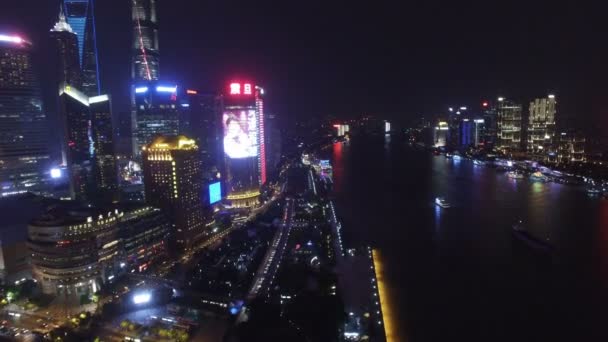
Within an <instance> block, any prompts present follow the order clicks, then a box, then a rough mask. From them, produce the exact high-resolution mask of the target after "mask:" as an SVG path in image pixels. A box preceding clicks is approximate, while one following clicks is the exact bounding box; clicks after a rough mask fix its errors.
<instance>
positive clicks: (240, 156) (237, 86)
mask: <svg viewBox="0 0 608 342" xmlns="http://www.w3.org/2000/svg"><path fill="white" fill-rule="evenodd" d="M263 95H264V90H263V89H262V88H260V87H256V86H254V85H253V84H251V83H231V84H230V87H229V89H228V95H227V96H226V97H225V98H224V112H223V114H222V127H223V133H224V134H223V147H224V163H225V168H226V178H225V181H226V187H227V200H228V201H230V202H231V204H232V205H233V206H235V207H254V206H256V205H257V204H258V201H259V195H260V186H261V185H262V184H263V183H264V182H265V181H266V142H265V129H264V123H263V122H264V121H265V118H264V101H263Z"/></svg>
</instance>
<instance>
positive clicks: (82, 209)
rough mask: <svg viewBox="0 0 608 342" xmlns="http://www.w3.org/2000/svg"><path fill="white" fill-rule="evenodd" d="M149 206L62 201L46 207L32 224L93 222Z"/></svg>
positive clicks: (59, 224)
mask: <svg viewBox="0 0 608 342" xmlns="http://www.w3.org/2000/svg"><path fill="white" fill-rule="evenodd" d="M146 207H149V206H148V205H146V204H145V203H143V202H120V203H114V204H109V205H105V206H97V207H92V206H87V205H84V204H82V203H81V202H77V201H60V202H57V203H53V204H51V205H49V206H47V207H46V210H45V211H44V212H43V213H42V214H41V215H39V216H38V217H36V218H34V219H32V220H31V222H30V224H31V225H34V226H39V227H44V226H47V227H53V226H64V225H73V224H82V223H87V222H93V221H97V220H100V219H107V218H110V217H113V216H116V215H119V214H120V213H124V212H131V211H135V210H138V209H143V208H146Z"/></svg>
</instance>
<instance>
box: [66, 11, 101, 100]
mask: <svg viewBox="0 0 608 342" xmlns="http://www.w3.org/2000/svg"><path fill="white" fill-rule="evenodd" d="M63 6H64V9H65V15H66V17H67V22H68V24H69V25H70V27H71V28H72V30H73V31H74V33H76V36H77V38H78V54H79V58H80V68H81V70H82V88H81V89H82V92H83V93H85V94H86V95H87V96H96V95H99V93H100V88H101V87H100V84H99V69H98V67H99V63H98V59H97V37H96V32H95V4H94V0H64V2H63Z"/></svg>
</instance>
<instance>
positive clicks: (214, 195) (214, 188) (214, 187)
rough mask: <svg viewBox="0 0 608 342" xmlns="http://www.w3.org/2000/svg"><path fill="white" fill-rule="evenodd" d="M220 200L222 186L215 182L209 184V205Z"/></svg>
mask: <svg viewBox="0 0 608 342" xmlns="http://www.w3.org/2000/svg"><path fill="white" fill-rule="evenodd" d="M221 200H222V184H221V183H220V182H215V183H211V184H209V204H213V203H217V202H219V201H221Z"/></svg>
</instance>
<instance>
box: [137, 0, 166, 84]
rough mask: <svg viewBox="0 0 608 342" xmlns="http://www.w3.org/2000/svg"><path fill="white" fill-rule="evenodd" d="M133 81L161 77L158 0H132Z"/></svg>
mask: <svg viewBox="0 0 608 342" xmlns="http://www.w3.org/2000/svg"><path fill="white" fill-rule="evenodd" d="M131 17H132V20H133V65H132V70H131V72H132V74H131V78H132V80H133V83H134V84H135V83H138V82H141V81H154V80H158V78H159V53H158V25H157V23H156V0H132V6H131Z"/></svg>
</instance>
